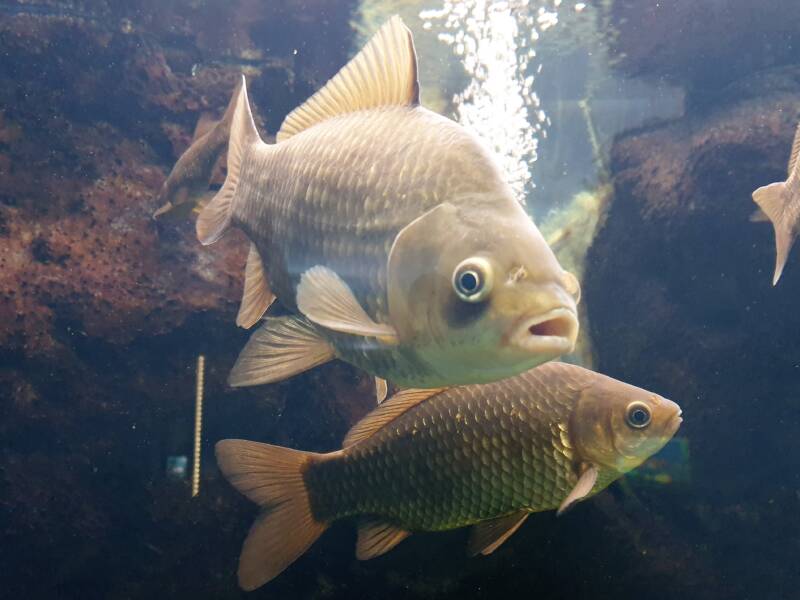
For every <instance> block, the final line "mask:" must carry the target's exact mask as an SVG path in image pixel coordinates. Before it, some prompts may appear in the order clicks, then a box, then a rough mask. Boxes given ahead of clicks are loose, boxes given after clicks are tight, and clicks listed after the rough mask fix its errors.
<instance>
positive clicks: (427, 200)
mask: <svg viewBox="0 0 800 600" xmlns="http://www.w3.org/2000/svg"><path fill="white" fill-rule="evenodd" d="M399 127H402V129H403V131H404V133H405V143H402V144H397V143H396V131H397V129H398V128H399ZM430 128H432V129H433V132H435V133H436V134H437V135H436V136H435V137H434V136H433V135H432V132H431V131H429V129H430ZM342 131H348V132H349V135H348V136H346V137H345V136H342ZM454 145H455V146H456V149H457V152H458V154H457V156H453V154H454V152H453V151H452V146H454ZM479 148H480V147H479V146H478V145H476V144H475V143H474V138H472V136H471V135H470V134H469V133H467V132H466V131H464V130H463V129H461V128H459V127H458V126H457V125H456V124H455V123H452V122H451V121H448V120H447V119H445V118H443V117H439V116H438V115H435V114H433V113H430V112H429V111H426V110H425V109H423V108H419V107H417V108H409V107H388V108H385V109H381V110H371V111H362V112H358V113H351V114H347V115H343V116H340V117H337V118H334V119H330V120H328V121H325V122H323V123H320V124H318V125H316V126H315V127H313V128H312V129H309V130H307V131H303V132H301V133H299V134H297V135H295V136H293V137H292V138H290V139H289V140H287V141H285V142H283V143H281V144H278V145H275V146H264V147H261V148H259V149H258V152H252V153H251V154H252V156H250V157H249V159H248V160H247V161H245V162H244V164H243V165H242V173H241V181H242V182H243V183H242V184H240V185H246V186H247V187H246V188H243V190H242V192H241V197H242V198H243V199H244V201H243V202H241V204H240V205H237V206H235V208H234V220H235V222H236V223H237V224H238V225H239V226H241V227H242V229H243V230H244V231H245V232H246V233H247V235H248V237H250V239H251V240H253V242H254V243H255V244H256V246H257V247H258V248H259V251H260V252H261V255H262V260H263V263H264V268H265V270H266V272H267V275H268V278H269V280H270V286H271V288H272V289H273V291H274V292H275V294H276V295H277V296H278V297H279V298H281V299H282V301H283V302H285V303H287V304H288V306H289V308H291V309H295V308H296V306H293V305H292V303H293V299H294V291H295V288H296V286H297V284H298V282H299V280H300V276H301V275H302V273H303V272H304V271H305V270H306V269H308V268H310V267H312V266H314V265H317V264H325V265H328V266H330V267H331V268H332V269H333V270H334V271H336V272H337V273H339V274H340V275H341V276H342V277H344V278H345V280H346V281H347V282H348V283H349V284H350V285H351V287H352V288H353V291H354V293H355V294H356V297H357V298H358V299H359V301H361V302H362V303H363V305H364V307H365V308H366V310H367V312H368V313H369V314H370V316H372V317H373V318H375V319H376V320H378V321H380V320H382V319H384V320H385V318H386V306H385V290H386V263H387V260H388V256H389V250H390V249H391V245H392V242H393V241H394V238H395V237H396V236H397V233H398V232H399V231H400V230H401V229H402V228H403V227H404V226H405V225H407V224H408V223H409V222H410V221H412V220H413V219H414V218H416V217H418V216H420V215H421V214H423V213H424V212H426V211H427V210H429V209H431V208H433V207H434V206H436V205H438V204H439V203H440V202H441V200H440V198H443V197H445V195H447V196H448V197H449V198H455V200H453V201H452V202H454V203H456V204H457V202H458V198H459V194H460V193H461V192H463V194H464V195H465V198H466V194H467V192H471V193H475V192H476V191H478V192H480V191H486V192H488V191H490V190H491V189H492V188H493V187H495V188H496V187H499V186H501V185H502V183H501V182H500V180H499V176H498V173H497V171H496V170H495V169H494V167H493V165H492V164H491V163H489V162H488V161H486V160H485V156H484V155H483V154H482V152H481V151H480V149H479ZM332 149H336V152H335V154H334V153H333V151H332ZM448 149H450V152H446V150H448ZM367 199H368V200H369V201H366V200H367ZM355 233H358V235H354V234H355ZM286 265H288V266H289V269H288V270H287V269H286V268H285V266H286ZM284 299H288V300H284Z"/></svg>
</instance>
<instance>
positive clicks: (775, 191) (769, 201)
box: [750, 123, 800, 285]
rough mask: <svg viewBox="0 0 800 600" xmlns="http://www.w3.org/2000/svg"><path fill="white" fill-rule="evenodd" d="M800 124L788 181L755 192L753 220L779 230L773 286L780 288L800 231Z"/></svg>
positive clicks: (795, 134)
mask: <svg viewBox="0 0 800 600" xmlns="http://www.w3.org/2000/svg"><path fill="white" fill-rule="evenodd" d="M798 155H800V123H798V125H797V128H796V129H795V133H794V141H793V142H792V151H791V154H790V155H789V168H788V176H787V178H786V181H781V182H778V183H771V184H769V185H765V186H763V187H760V188H758V189H757V190H756V191H755V192H753V201H754V202H755V203H756V204H758V206H759V209H760V210H757V211H756V212H755V213H754V214H753V215H752V216H751V217H750V220H751V221H753V222H760V221H766V220H769V221H770V222H771V223H772V226H773V228H774V230H775V273H774V274H773V276H772V285H778V281H779V280H780V278H781V275H782V274H783V268H784V267H785V266H786V260H787V259H788V258H789V251H790V250H791V249H792V245H794V240H795V238H796V237H797V231H798V229H800V165H798V160H797V158H798Z"/></svg>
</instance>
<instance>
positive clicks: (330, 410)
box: [0, 0, 800, 600]
mask: <svg viewBox="0 0 800 600" xmlns="http://www.w3.org/2000/svg"><path fill="white" fill-rule="evenodd" d="M756 4H757V3H752V2H749V1H747V0H730V1H724V0H709V1H708V2H703V3H698V2H694V1H692V0H675V1H674V2H670V3H665V2H661V3H656V2H650V1H649V0H648V1H639V0H616V1H615V2H613V3H611V7H610V9H609V12H608V14H607V15H606V17H605V18H606V19H607V23H606V25H607V27H608V31H609V40H610V42H611V44H612V48H613V50H614V53H615V57H616V66H617V68H618V69H619V70H620V72H622V73H625V74H627V75H630V76H637V77H645V78H664V79H668V80H670V81H672V82H673V83H676V84H678V85H681V86H684V87H685V89H686V92H687V98H688V99H689V100H688V102H687V113H686V116H685V117H684V118H682V119H680V120H677V121H674V122H669V123H655V124H652V125H650V126H647V127H645V128H642V129H641V130H637V131H631V132H626V133H625V134H623V135H621V136H619V137H618V139H617V140H616V141H615V143H614V145H613V148H612V149H611V157H612V163H611V169H612V182H613V187H614V198H613V202H612V204H611V209H610V213H609V215H608V219H607V221H606V225H605V227H604V229H603V230H602V231H601V232H600V234H599V236H598V238H597V239H596V241H595V244H594V246H593V247H592V249H591V251H590V254H589V258H588V267H587V277H586V280H585V282H584V292H585V296H584V297H585V299H586V302H587V304H588V306H589V311H590V322H591V324H592V327H593V331H592V336H593V339H594V344H595V346H596V349H597V353H598V356H599V368H600V370H602V371H604V372H606V373H608V374H609V375H612V376H615V377H619V378H621V379H624V380H626V381H630V382H632V383H636V384H639V385H644V386H646V387H648V388H651V389H654V390H658V391H660V392H662V393H664V394H665V395H668V396H670V397H672V398H674V399H675V400H677V401H678V402H680V404H681V405H682V406H683V408H684V412H685V415H686V418H685V423H684V426H683V428H682V435H684V436H686V437H688V439H689V442H690V447H691V459H692V463H691V468H692V481H691V485H690V486H677V485H676V486H659V487H642V486H638V487H636V486H631V485H624V486H614V487H613V488H612V489H611V490H609V491H608V492H606V493H604V494H602V495H601V496H599V497H597V498H596V499H595V500H593V501H592V502H589V503H586V504H583V505H581V506H579V507H578V508H577V509H576V510H574V511H573V512H572V513H571V514H570V515H569V516H568V517H566V518H563V519H558V520H556V518H555V517H554V516H553V515H550V514H547V515H538V516H537V517H535V518H533V519H531V520H530V521H529V523H528V524H527V525H526V526H525V527H524V528H523V529H522V530H521V531H520V532H519V533H517V534H516V535H515V536H514V537H513V538H512V539H511V540H510V541H509V542H508V543H507V544H505V545H504V546H503V548H502V550H501V551H498V552H497V553H495V554H494V555H492V556H491V557H488V558H486V559H467V558H466V557H465V551H464V546H465V540H466V534H465V532H452V533H449V534H441V535H426V536H417V537H416V539H414V538H412V539H411V540H409V541H407V542H405V543H403V544H402V545H401V546H400V547H398V549H397V550H395V551H394V552H392V553H390V554H388V555H387V556H385V557H381V558H379V559H376V560H374V561H371V562H367V563H359V562H357V561H356V560H355V559H354V557H353V543H354V537H355V536H354V531H353V528H352V525H351V524H349V523H343V524H339V525H337V526H335V527H334V528H333V529H332V530H331V531H330V532H329V533H327V534H326V535H325V536H324V537H323V538H322V540H320V542H318V543H317V544H316V545H315V546H314V547H313V548H312V549H311V551H310V552H309V553H308V554H307V555H306V556H305V557H303V558H301V559H300V560H299V561H298V562H297V563H296V564H295V565H294V566H293V567H291V568H290V569H289V570H288V571H287V572H286V573H285V574H284V575H282V576H281V577H280V578H279V579H277V580H276V581H275V582H273V583H272V584H270V585H269V586H268V587H266V588H264V589H263V590H261V591H260V592H257V593H256V594H253V595H252V596H253V597H265V598H266V597H274V598H309V599H310V598H320V599H321V598H348V599H355V598H375V597H391V598H394V597H398V598H399V597H407V598H451V597H459V598H497V597H503V598H515V597H525V598H528V597H537V598H584V597H585V598H589V597H591V598H612V597H613V598H617V599H619V598H639V597H647V598H653V599H659V598H712V599H717V598H719V599H728V598H731V599H732V598H737V599H738V598H768V599H770V600H772V599H784V598H785V599H793V598H797V597H798V595H797V590H798V589H800V569H798V568H797V562H796V557H797V556H798V555H799V554H800V552H799V551H800V517H798V514H800V468H799V467H800V458H798V457H800V447H799V446H800V436H798V431H800V410H799V409H798V406H800V398H799V397H798V393H797V392H796V390H797V381H798V379H799V378H800V347H798V345H797V343H795V339H796V337H797V336H796V334H797V332H798V331H799V329H798V320H799V319H800V316H798V315H799V314H800V313H798V311H795V310H793V309H794V307H795V306H796V299H797V298H798V297H800V296H798V294H800V268H797V260H795V258H796V257H794V256H792V257H790V260H789V265H788V267H787V269H786V271H785V273H784V276H783V279H782V281H781V282H780V284H779V285H778V287H777V288H774V289H773V288H772V286H771V285H770V281H771V273H772V267H773V261H774V247H773V240H772V232H771V230H770V227H769V226H768V225H763V224H761V225H759V224H752V223H749V222H748V216H749V214H750V213H751V212H752V210H753V208H754V205H753V203H752V201H751V200H750V193H751V192H752V190H753V189H755V188H756V187H757V186H759V185H763V184H765V183H769V182H772V181H775V180H778V179H781V178H782V177H783V176H784V171H785V164H786V160H787V158H788V153H789V145H790V143H791V137H792V134H793V130H794V127H795V124H796V122H797V120H798V116H800V64H798V63H797V48H798V47H800V46H799V45H798V44H800V28H798V27H797V26H796V24H797V23H798V22H800V5H798V4H797V3H796V2H790V1H788V0H775V1H773V2H769V3H765V6H763V7H761V8H759V9H756ZM351 9H352V5H351V3H349V2H347V1H344V0H338V1H337V0H306V1H302V2H295V1H292V0H270V1H268V2H267V1H263V2H259V1H257V0H235V1H232V2H229V3H222V2H211V3H205V2H195V1H192V0H174V1H172V2H161V1H156V0H137V1H136V2H130V1H125V2H123V1H121V0H95V1H93V2H88V1H87V2H56V1H47V0H41V1H38V2H35V3H34V2H13V1H9V0H0V597H9V598H11V597H15V598H81V599H91V598H120V599H122V598H137V599H138V598H147V597H151V598H184V597H187V598H188V597H192V598H236V597H240V596H244V594H242V593H241V592H239V591H238V589H237V587H236V583H235V575H234V572H235V566H236V559H237V556H238V552H239V546H240V543H241V541H242V539H243V537H244V535H245V532H246V530H247V528H248V527H249V524H250V522H251V520H252V518H253V517H254V515H255V508H254V507H253V506H251V505H250V504H249V503H248V502H247V501H246V500H245V499H243V498H242V497H240V496H239V495H238V494H237V493H236V492H234V491H233V490H232V489H231V488H230V487H229V486H228V485H227V484H226V483H225V482H224V481H223V480H221V479H220V477H219V475H218V472H217V471H216V468H215V466H214V463H213V458H212V447H213V443H214V442H215V441H216V440H218V439H221V438H223V437H245V438H250V439H260V440H269V441H274V442H277V443H282V444H287V445H293V446H298V447H303V448H307V449H312V450H328V449H333V448H335V447H337V445H338V443H339V441H340V439H341V437H342V435H343V433H344V431H345V430H346V429H347V427H348V425H349V424H350V423H351V422H352V421H353V420H355V419H356V418H357V417H358V416H359V415H360V414H362V413H364V412H365V411H366V410H367V409H368V408H369V407H370V406H371V404H372V402H373V400H372V395H371V394H372V388H371V383H370V382H369V381H367V380H366V378H364V377H363V376H361V375H359V374H358V373H357V372H356V371H355V370H353V369H351V368H350V367H348V366H346V365H343V364H333V365H329V366H326V367H323V368H321V369H317V370H315V371H314V372H313V373H310V374H308V375H304V376H300V377H298V378H296V379H294V380H292V381H291V382H288V383H285V384H281V385H274V386H266V387H264V388H259V389H255V390H247V391H241V390H240V391H235V392H234V391H231V390H229V389H227V388H226V386H225V383H224V381H225V377H226V375H227V372H228V369H229V368H230V366H231V365H232V363H233V361H234V359H235V356H236V354H237V353H238V351H239V349H240V348H241V346H242V345H243V343H244V341H245V339H246V336H247V334H246V333H245V332H242V331H241V330H238V329H237V328H236V327H235V325H234V316H235V312H236V309H237V305H238V298H239V294H240V289H241V273H242V265H243V263H244V255H245V246H244V244H243V242H244V240H243V239H242V238H241V237H239V236H236V235H232V236H228V237H227V238H225V239H224V240H223V241H222V242H220V243H219V244H217V245H216V246H213V247H210V248H202V247H201V246H200V245H199V244H198V243H197V242H196V241H195V239H194V235H193V226H192V223H190V222H182V221H180V220H172V221H165V222H159V223H156V222H154V221H152V220H151V219H150V214H151V213H152V211H153V209H154V208H156V207H155V206H154V202H153V196H154V194H155V192H156V190H157V189H158V186H159V185H160V183H161V181H162V180H163V178H164V177H165V175H166V173H167V172H168V171H169V169H170V167H171V166H172V164H173V163H174V161H175V159H176V157H177V156H179V155H180V153H181V152H182V151H183V149H184V148H185V147H186V145H187V144H188V142H189V139H190V136H191V131H192V129H193V127H194V124H195V122H196V120H197V118H198V115H199V113H200V112H202V111H204V110H212V111H220V110H222V108H223V107H224V106H225V105H226V103H227V100H228V97H229V95H230V92H231V90H232V88H233V84H234V81H235V78H236V75H237V73H239V72H241V71H242V70H245V71H246V72H247V73H248V78H249V81H250V90H251V96H252V98H253V103H254V105H255V106H256V109H257V111H258V113H259V121H260V125H261V126H262V130H263V131H267V132H274V131H275V130H276V129H277V127H278V126H279V124H280V121H281V119H282V118H283V116H284V115H285V114H286V113H287V112H288V111H289V110H290V109H291V108H293V107H294V106H295V105H296V104H298V103H299V102H301V101H302V100H303V99H304V98H305V97H307V96H308V95H309V93H310V92H311V91H313V90H314V89H316V87H318V86H319V85H320V84H321V83H323V82H324V81H325V80H326V79H327V78H328V77H329V76H330V75H332V74H333V73H334V72H335V71H336V69H337V68H338V67H339V66H341V65H342V64H343V63H344V62H345V60H346V57H347V54H348V50H349V47H350V44H351V39H350V36H351V35H352V34H351V29H350V27H349V20H350V18H351ZM295 51H296V52H295ZM422 59H423V60H424V59H425V58H424V57H423V58H422ZM199 353H204V354H205V355H206V356H207V364H208V370H207V374H206V383H207V385H206V398H207V401H206V412H205V443H204V448H203V451H204V457H205V460H204V464H203V469H204V470H203V473H204V478H203V483H202V487H201V493H200V496H199V497H198V498H196V499H191V498H190V497H189V486H188V483H187V482H185V481H174V480H171V479H169V478H168V477H167V476H166V474H165V461H166V458H167V456H170V455H177V454H187V455H190V454H191V443H192V426H193V425H192V420H193V410H194V407H193V404H194V397H193V392H194V364H195V359H196V356H197V354H199Z"/></svg>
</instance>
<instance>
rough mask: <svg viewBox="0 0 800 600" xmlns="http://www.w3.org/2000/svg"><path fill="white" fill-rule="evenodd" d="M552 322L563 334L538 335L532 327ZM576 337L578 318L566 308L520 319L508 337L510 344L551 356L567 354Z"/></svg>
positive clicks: (572, 346)
mask: <svg viewBox="0 0 800 600" xmlns="http://www.w3.org/2000/svg"><path fill="white" fill-rule="evenodd" d="M551 321H552V322H554V325H555V326H556V329H563V330H564V333H563V335H539V334H536V333H533V331H532V329H533V328H534V327H536V326H537V325H541V324H543V323H548V322H551ZM577 337H578V318H577V316H576V315H575V311H572V310H570V309H568V308H564V307H561V308H556V309H553V310H551V311H548V312H546V313H544V314H541V315H536V316H535V317H528V318H526V319H524V320H522V321H521V322H520V323H519V324H518V325H516V327H514V329H513V330H512V334H511V337H510V342H511V345H513V346H515V347H517V348H521V349H523V350H526V351H529V352H534V353H537V354H548V355H551V356H552V357H554V358H555V357H556V356H561V355H562V354H569V353H570V352H572V351H573V350H574V349H575V340H576V339H577Z"/></svg>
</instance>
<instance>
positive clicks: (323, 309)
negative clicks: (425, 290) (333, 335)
mask: <svg viewBox="0 0 800 600" xmlns="http://www.w3.org/2000/svg"><path fill="white" fill-rule="evenodd" d="M297 308H298V309H299V310H300V312H301V313H303V314H304V315H305V316H306V317H308V318H309V320H311V321H313V322H314V323H316V324H318V325H322V326H323V327H327V328H328V329H332V330H334V331H341V332H342V333H349V334H352V335H361V336H365V337H376V338H378V339H380V340H382V341H385V342H387V343H396V341H397V332H396V331H395V329H394V327H392V326H391V325H386V324H383V323H376V322H375V321H373V320H372V318H371V317H370V316H369V315H368V314H367V312H366V311H365V310H364V309H363V308H362V306H361V305H360V304H359V303H358V299H357V298H356V297H355V296H354V295H353V291H352V290H351V289H350V287H349V286H348V285H347V284H346V283H345V282H344V281H343V280H342V278H341V277H339V276H338V275H337V274H336V273H334V272H333V271H332V270H331V269H329V268H327V267H322V266H316V267H311V268H310V269H309V270H308V271H306V272H305V273H303V276H302V277H301V278H300V284H299V285H298V286H297Z"/></svg>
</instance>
